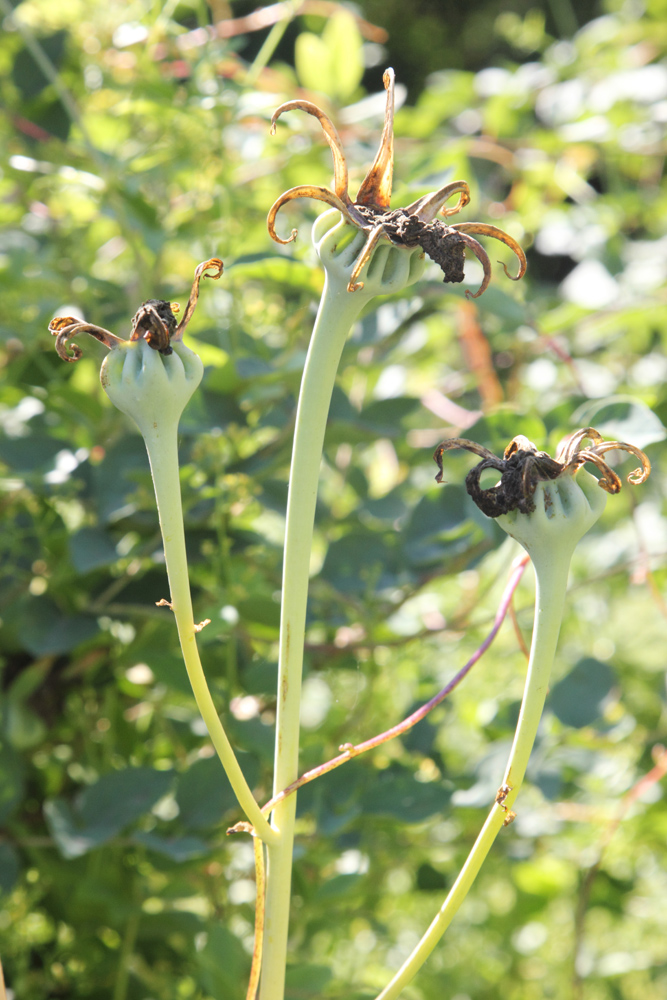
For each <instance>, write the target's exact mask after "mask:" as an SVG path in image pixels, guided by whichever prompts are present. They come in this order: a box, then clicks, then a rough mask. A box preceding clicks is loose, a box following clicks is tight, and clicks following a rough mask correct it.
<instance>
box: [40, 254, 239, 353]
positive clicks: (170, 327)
mask: <svg viewBox="0 0 667 1000" xmlns="http://www.w3.org/2000/svg"><path fill="white" fill-rule="evenodd" d="M222 271H223V263H222V261H221V260H220V259H219V258H218V257H212V258H211V259H210V260H206V261H204V262H203V264H199V265H198V267H197V268H196V269H195V276H194V281H193V283H192V288H191V290H190V297H189V299H188V304H187V305H186V307H185V312H184V313H183V318H182V319H181V321H180V323H178V324H177V322H176V313H178V311H179V306H178V304H177V303H176V302H166V301H164V300H162V299H149V300H148V301H147V302H144V303H143V304H142V306H141V308H140V309H139V310H138V311H137V312H136V314H135V315H134V317H133V319H132V332H131V334H130V338H129V339H130V341H135V340H141V339H142V338H143V339H144V340H145V341H146V343H147V344H148V346H149V347H151V348H152V349H153V350H154V351H159V352H160V354H165V355H168V354H171V353H172V347H171V345H172V343H174V342H177V341H179V340H181V339H182V337H183V333H184V331H185V328H186V327H187V325H188V323H189V322H190V320H191V319H192V316H193V314H194V311H195V308H196V306H197V299H198V298H199V285H200V282H201V279H202V278H214V279H217V278H219V277H220V275H221V274H222ZM49 330H50V332H51V333H52V334H53V336H54V337H55V338H56V351H57V352H58V355H59V357H61V358H62V359H63V361H78V360H79V358H80V357H81V348H80V347H79V346H78V344H73V343H72V340H73V338H74V337H76V336H77V335H78V334H79V333H89V334H90V335H91V337H95V339H96V340H99V341H100V343H101V344H104V346H105V347H108V348H109V350H112V349H113V348H114V347H117V346H118V345H119V344H123V343H125V341H124V340H123V339H122V337H117V336H116V335H115V333H111V331H110V330H105V329H104V327H101V326H95V325H94V324H93V323H86V321H85V320H78V319H76V318H75V317H73V316H56V317H55V319H52V320H51V322H50V323H49Z"/></svg>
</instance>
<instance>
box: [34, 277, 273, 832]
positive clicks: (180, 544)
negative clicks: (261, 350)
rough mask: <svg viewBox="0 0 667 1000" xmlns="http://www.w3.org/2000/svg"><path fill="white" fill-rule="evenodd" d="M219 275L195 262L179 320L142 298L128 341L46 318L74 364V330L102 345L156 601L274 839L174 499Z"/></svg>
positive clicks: (238, 776)
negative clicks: (140, 499) (140, 479)
mask: <svg viewBox="0 0 667 1000" xmlns="http://www.w3.org/2000/svg"><path fill="white" fill-rule="evenodd" d="M221 273H222V261H221V260H218V259H217V258H214V259H212V260H208V261H206V262H205V263H203V264H200V265H199V267H198V268H197V269H196V271H195V280H194V284H193V286H192V291H191V293H190V298H189V300H188V304H187V306H186V309H185V313H184V314H183V318H182V320H181V322H180V323H178V324H177V323H176V318H175V315H174V308H173V307H172V305H171V303H169V302H164V301H161V300H157V299H153V300H150V301H149V302H145V303H144V304H143V306H142V307H141V308H140V309H139V311H138V312H137V313H136V315H135V317H134V319H133V322H132V333H131V335H130V339H129V340H123V339H121V338H120V337H117V336H116V335H115V334H113V333H110V331H109V330H104V329H103V328H102V327H98V326H95V325H94V324H92V323H86V322H80V321H78V320H75V319H73V318H71V317H58V318H56V319H55V320H52V321H51V324H50V326H49V329H50V330H51V332H52V333H53V334H54V336H55V337H56V349H57V351H58V353H59V355H60V357H62V358H63V359H64V360H65V361H76V360H77V359H78V358H79V357H80V356H81V350H80V348H79V347H78V346H77V345H76V344H72V343H71V342H72V338H74V337H75V336H77V334H79V333H88V334H90V335H91V336H93V337H95V339H96V340H99V341H100V342H101V343H103V344H104V345H105V346H106V347H108V348H109V354H108V356H107V357H106V358H105V359H104V362H103V364H102V370H101V373H100V378H101V381H102V385H103V387H104V390H105V392H106V393H107V395H108V396H109V398H110V399H111V402H112V403H114V405H115V406H117V407H118V409H119V410H122V412H123V413H126V414H127V415H128V416H129V417H131V418H132V420H134V422H135V423H136V425H137V426H138V428H139V430H140V431H141V434H142V436H143V438H144V441H145V444H146V450H147V452H148V459H149V462H150V467H151V474H152V477H153V485H154V487H155V498H156V501H157V507H158V514H159V518H160V530H161V532H162V540H163V544H164V555H165V562H166V566H167V576H168V579H169V589H170V592H171V596H170V600H169V601H161V602H160V603H162V604H166V605H168V606H169V607H170V608H171V610H172V611H173V613H174V618H175V620H176V627H177V629H178V637H179V641H180V645H181V651H182V654H183V660H184V663H185V668H186V670H187V673H188V677H189V679H190V684H191V686H192V692H193V694H194V696H195V700H196V702H197V707H198V708H199V711H200V712H201V715H202V718H203V720H204V722H205V724H206V728H207V730H208V733H209V736H210V737H211V741H212V743H213V746H214V747H215V749H216V751H217V754H218V756H219V758H220V760H221V762H222V766H223V767H224V769H225V772H226V774H227V777H228V778H229V781H230V784H231V786H232V788H233V789H234V792H235V794H236V797H237V799H238V801H239V804H240V806H241V808H242V809H243V811H244V812H245V814H246V816H247V817H248V820H249V821H250V822H251V823H252V826H253V828H254V830H255V832H256V834H257V836H259V837H261V838H262V839H264V840H266V841H268V842H270V841H274V840H276V839H277V834H276V833H275V831H274V830H272V829H271V828H270V826H269V824H268V822H267V820H266V819H265V818H264V816H263V815H262V813H261V811H260V808H259V805H258V804H257V801H256V800H255V798H254V796H253V794H252V792H251V790H250V788H249V787H248V783H247V781H246V779H245V777H244V775H243V772H242V771H241V768H240V766H239V763H238V760H237V759H236V756H235V754H234V751H233V749H232V746H231V744H230V742H229V739H228V737H227V734H226V733H225V730H224V728H223V725H222V723H221V721H220V717H219V715H218V712H217V709H216V707H215V705H214V703H213V698H212V697H211V692H210V690H209V687H208V684H207V682H206V677H205V675H204V670H203V668H202V664H201V659H200V657H199V651H198V649H197V640H196V635H197V632H199V631H201V629H202V627H203V626H204V624H206V623H201V624H197V623H195V620H194V616H193V610H192V597H191V594H190V584H189V579H188V563H187V553H186V548H185V529H184V526H183V509H182V504H181V485H180V476H179V466H178V424H179V420H180V418H181V414H182V413H183V410H184V409H185V407H186V405H187V404H188V402H189V401H190V399H191V397H192V394H193V393H194V392H195V390H196V389H197V387H198V385H199V383H200V382H201V378H202V374H203V371H204V368H203V365H202V363H201V360H200V358H199V357H198V356H197V355H196V354H195V353H194V352H193V351H191V350H190V349H189V348H188V347H186V346H185V345H184V344H183V340H182V338H183V333H184V331H185V328H186V326H187V324H188V322H189V321H190V319H191V317H192V314H193V313H194V310H195V306H196V304H197V298H198V296H199V284H200V281H201V279H202V277H213V278H219V277H220V274H221ZM70 352H71V353H70Z"/></svg>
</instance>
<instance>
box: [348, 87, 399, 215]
mask: <svg viewBox="0 0 667 1000" xmlns="http://www.w3.org/2000/svg"><path fill="white" fill-rule="evenodd" d="M382 82H383V83H384V89H385V90H386V91H387V103H386V105H385V112H384V127H383V129H382V138H381V139H380V148H379V149H378V151H377V155H376V157H375V159H374V160H373V163H372V165H371V168H370V170H369V171H368V173H367V174H366V176H365V178H364V180H363V183H362V185H361V187H360V188H359V191H358V192H357V197H356V198H355V199H354V201H355V204H356V205H367V206H368V207H369V208H378V209H380V210H381V211H383V212H386V211H387V209H388V208H389V203H390V202H391V188H392V183H393V178H394V82H395V76H394V71H393V69H391V68H390V69H387V70H385V73H384V76H383V77H382Z"/></svg>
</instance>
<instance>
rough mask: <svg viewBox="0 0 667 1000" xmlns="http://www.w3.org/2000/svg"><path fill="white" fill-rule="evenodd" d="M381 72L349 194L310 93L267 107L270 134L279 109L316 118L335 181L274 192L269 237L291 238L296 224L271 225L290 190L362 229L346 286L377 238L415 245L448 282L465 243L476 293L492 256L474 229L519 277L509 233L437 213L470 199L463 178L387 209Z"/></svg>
mask: <svg viewBox="0 0 667 1000" xmlns="http://www.w3.org/2000/svg"><path fill="white" fill-rule="evenodd" d="M383 80H384V86H385V90H386V91H387V101H386V107H385V115H384V127H383V129H382V138H381V140H380V148H379V149H378V152H377V154H376V156H375V159H374V160H373V163H372V165H371V167H370V169H369V171H368V173H367V174H366V177H365V178H364V181H363V183H362V185H361V187H360V188H359V191H358V193H357V197H356V198H355V200H354V201H353V200H352V199H351V198H350V194H349V191H348V170H347V163H346V161H345V154H344V152H343V146H342V143H341V140H340V136H339V134H338V132H337V130H336V127H335V125H334V124H333V122H332V121H331V119H330V118H329V116H328V115H326V114H325V112H324V111H322V109H321V108H318V107H317V105H315V104H312V103H311V102H310V101H288V102H287V103H286V104H281V106H280V107H279V108H278V109H277V111H276V112H275V113H274V115H273V118H272V119H271V134H272V135H273V134H275V130H276V122H277V120H278V118H279V117H280V116H281V115H282V114H283V113H284V112H285V111H293V110H300V111H305V112H306V113H307V114H309V115H313V116H314V117H315V118H317V119H318V121H319V122H320V124H321V126H322V129H323V130H324V135H325V138H326V140H327V142H328V144H329V146H330V148H331V152H332V154H333V166H334V183H333V190H329V188H325V187H320V186H319V185H308V184H302V185H299V186H297V187H293V188H290V190H289V191H285V192H284V193H283V194H281V195H280V197H279V198H277V199H276V201H275V202H274V203H273V205H272V206H271V209H270V210H269V214H268V218H267V225H268V230H269V234H270V236H271V238H272V239H273V240H275V241H276V243H281V244H283V245H285V244H286V243H291V242H292V240H294V239H295V238H296V235H297V230H296V229H293V230H292V232H291V235H290V236H288V237H286V238H284V237H281V236H279V235H278V233H277V232H276V228H275V222H276V216H277V214H278V212H279V211H280V209H281V208H282V207H283V205H285V204H287V202H288V201H292V200H293V199H294V198H314V199H315V200H317V201H323V202H325V203H326V204H327V205H331V206H332V207H333V208H336V209H337V210H338V211H339V212H340V213H341V215H342V216H343V218H344V219H345V221H346V222H348V223H349V224H350V225H352V226H355V227H356V228H357V229H359V230H361V232H363V233H364V234H365V236H366V239H365V241H364V244H363V246H362V247H361V249H360V251H359V253H358V255H357V257H356V259H355V261H354V266H353V268H352V273H351V276H350V280H349V282H348V286H347V290H348V292H355V291H357V290H358V289H360V288H363V287H364V282H363V281H359V280H358V279H359V277H360V275H361V272H362V271H363V269H364V268H365V267H366V266H367V265H368V264H369V262H370V259H371V257H372V255H373V253H374V251H375V249H376V247H377V245H378V243H380V242H381V241H383V242H385V243H386V242H387V241H388V242H390V243H392V244H394V246H404V247H409V248H415V247H417V246H419V247H421V249H422V250H423V251H424V253H426V254H427V255H428V256H429V257H430V258H431V260H433V261H435V263H436V264H438V265H439V266H440V268H441V269H442V272H443V281H445V282H451V283H458V282H460V281H463V262H464V258H465V251H466V249H467V250H469V251H471V252H472V253H473V254H474V255H475V256H476V257H477V259H478V260H479V262H480V263H481V265H482V269H483V271H484V277H483V280H482V284H481V285H480V287H479V289H478V290H477V291H476V292H471V291H470V290H467V291H466V295H467V296H468V297H470V298H478V297H479V296H480V295H482V293H483V292H484V291H485V290H486V288H487V287H488V284H489V281H490V280H491V262H490V260H489V257H488V254H487V253H486V251H485V250H484V248H483V247H482V245H481V244H480V243H479V242H478V241H477V240H476V239H474V237H473V234H477V235H478V236H490V237H491V238H493V239H497V240H500V242H501V243H504V244H505V246H508V247H509V248H510V249H511V250H512V251H513V252H514V253H515V254H516V257H517V259H518V261H519V269H518V272H517V274H516V275H512V274H510V273H509V271H508V269H507V267H506V265H505V264H503V268H504V270H505V274H506V275H507V277H508V278H511V279H512V281H518V280H519V278H522V277H523V275H524V274H525V272H526V255H525V254H524V252H523V250H522V249H521V247H520V246H519V244H518V243H517V242H516V240H515V239H513V237H511V236H509V235H508V234H507V233H505V232H503V230H502V229H498V228H497V226H490V225H487V224H485V223H482V222H463V223H458V224H456V225H452V226H449V225H446V224H445V223H443V222H442V221H441V220H440V219H437V218H436V216H438V215H441V216H442V217H444V218H445V219H446V218H448V217H449V216H451V215H456V214H457V212H460V211H461V209H463V208H465V206H466V205H467V204H468V203H469V201H470V191H469V189H468V185H467V184H466V182H465V181H451V182H450V183H448V184H446V185H445V186H444V187H442V188H440V190H438V191H434V192H432V193H431V194H427V195H424V196H423V197H422V198H419V199H418V200H417V201H415V202H413V203H412V204H411V205H408V207H407V208H399V209H394V210H393V211H392V210H391V209H390V200H391V188H392V180H393V172H394V82H395V80H394V71H393V70H392V69H388V70H386V72H385V74H384V77H383ZM455 194H458V196H459V197H458V201H457V202H456V204H455V205H454V206H453V207H451V208H447V207H446V206H447V202H448V201H449V199H450V198H451V197H452V196H453V195H455Z"/></svg>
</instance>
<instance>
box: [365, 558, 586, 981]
mask: <svg viewBox="0 0 667 1000" xmlns="http://www.w3.org/2000/svg"><path fill="white" fill-rule="evenodd" d="M572 551H573V548H572V547H570V546H569V545H568V544H567V541H566V540H564V542H563V544H562V545H561V546H560V547H559V546H558V545H549V546H546V547H545V548H543V549H541V550H539V551H538V552H536V553H534V554H533V560H534V565H535V575H536V594H535V625H534V628H533V641H532V645H531V651H530V661H529V663H528V674H527V676H526V686H525V690H524V695H523V701H522V703H521V710H520V713H519V721H518V724H517V729H516V733H515V735H514V743H513V744H512V749H511V752H510V756H509V760H508V762H507V768H506V770H505V777H504V778H503V785H504V786H507V787H508V788H509V789H510V790H509V791H508V792H507V795H506V796H505V797H504V799H503V801H502V802H496V803H494V805H493V807H492V809H491V812H490V813H489V815H488V817H487V820H486V822H485V824H484V826H483V827H482V830H481V833H480V834H479V836H478V838H477V840H476V841H475V844H474V846H473V848H472V850H471V852H470V854H469V855H468V859H467V861H466V863H465V864H464V866H463V868H462V869H461V872H460V874H459V876H458V878H457V880H456V882H455V883H454V885H453V886H452V888H451V890H450V892H449V895H448V896H447V898H446V900H445V902H444V903H443V904H442V907H441V908H440V910H439V912H438V913H437V915H436V917H435V919H434V920H433V922H432V923H431V926H430V927H429V928H428V930H427V931H426V933H425V934H424V936H423V938H422V939H421V941H420V942H419V944H418V945H417V947H416V948H415V949H414V951H413V952H412V954H411V955H410V956H409V958H407V959H406V961H405V962H404V963H403V965H402V966H401V968H400V969H399V971H398V972H397V973H396V975H395V976H394V978H393V979H392V980H391V982H390V983H389V984H388V985H387V986H386V987H385V988H384V989H383V990H382V992H381V993H380V994H379V995H378V997H377V1000H394V998H395V997H398V995H399V994H400V993H401V991H402V989H403V988H404V987H405V986H407V984H408V983H409V982H410V981H411V980H412V979H413V978H414V976H415V975H416V974H417V972H418V971H419V969H420V968H421V967H422V965H423V964H424V962H426V960H427V958H428V957H429V955H430V954H431V952H432V951H433V949H434V948H435V946H436V944H437V943H438V941H439V940H440V938H441V937H442V935H443V934H444V933H445V931H446V930H447V928H448V927H449V925H450V923H451V922H452V919H453V918H454V915H455V914H456V912H457V911H458V909H459V907H460V906H461V904H462V902H463V901H464V899H465V898H466V896H467V895H468V892H469V891H470V888H471V886H472V884H473V882H474V881H475V878H476V876H477V873H478V872H479V870H480V868H481V867H482V864H483V862H484V859H485V858H486V856H487V854H488V853H489V851H490V849H491V846H492V844H493V842H494V840H495V839H496V837H497V835H498V833H499V832H500V830H501V829H502V827H503V823H504V822H505V820H506V819H507V818H508V812H509V810H510V809H511V807H512V803H513V802H514V800H515V799H516V797H517V795H518V793H519V789H520V788H521V785H522V783H523V779H524V776H525V774H526V767H527V765H528V760H529V758H530V754H531V751H532V749H533V744H534V743H535V737H536V735H537V729H538V726H539V723H540V719H541V717H542V710H543V708H544V701H545V698H546V696H547V691H548V690H549V675H550V673H551V667H552V664H553V660H554V654H555V652H556V645H557V643H558V633H559V632H560V625H561V620H562V617H563V607H564V603H565V592H566V589H567V577H568V571H569V567H570V559H571V558H572Z"/></svg>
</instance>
